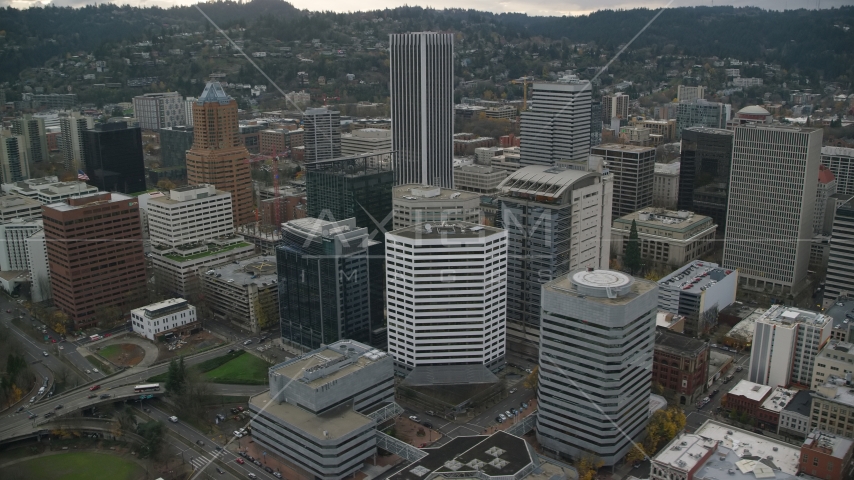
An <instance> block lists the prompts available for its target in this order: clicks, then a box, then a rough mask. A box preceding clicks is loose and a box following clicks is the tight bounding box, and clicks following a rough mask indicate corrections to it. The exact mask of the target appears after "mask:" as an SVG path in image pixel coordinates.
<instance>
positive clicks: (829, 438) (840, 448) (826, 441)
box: [803, 429, 854, 460]
mask: <svg viewBox="0 0 854 480" xmlns="http://www.w3.org/2000/svg"><path fill="white" fill-rule="evenodd" d="M803 447H804V448H810V449H819V450H822V451H824V452H825V453H827V454H829V455H831V456H833V457H834V458H838V459H840V460H844V459H846V458H847V457H848V454H849V452H851V450H852V449H854V440H852V439H850V438H845V437H842V436H839V435H834V434H832V433H829V432H825V431H822V430H818V429H816V430H813V431H812V432H810V434H809V435H807V438H806V439H804V445H803Z"/></svg>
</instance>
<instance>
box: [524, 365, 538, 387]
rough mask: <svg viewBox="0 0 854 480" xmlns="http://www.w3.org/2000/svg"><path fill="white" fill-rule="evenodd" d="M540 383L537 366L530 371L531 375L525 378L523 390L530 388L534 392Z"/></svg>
mask: <svg viewBox="0 0 854 480" xmlns="http://www.w3.org/2000/svg"><path fill="white" fill-rule="evenodd" d="M539 383H540V366H539V365H537V366H535V367H534V369H533V370H531V373H529V374H528V376H527V377H526V378H525V382H524V383H523V385H524V386H525V388H530V389H531V390H536V389H537V386H538V385H539Z"/></svg>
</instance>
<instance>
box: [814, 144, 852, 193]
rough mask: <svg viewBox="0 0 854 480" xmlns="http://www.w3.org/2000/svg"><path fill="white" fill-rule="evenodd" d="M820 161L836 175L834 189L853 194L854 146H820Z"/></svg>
mask: <svg viewBox="0 0 854 480" xmlns="http://www.w3.org/2000/svg"><path fill="white" fill-rule="evenodd" d="M821 163H822V164H824V165H825V166H827V168H829V169H830V171H831V172H833V175H834V176H835V177H836V182H837V184H836V191H837V192H838V193H844V194H846V195H854V148H844V147H821Z"/></svg>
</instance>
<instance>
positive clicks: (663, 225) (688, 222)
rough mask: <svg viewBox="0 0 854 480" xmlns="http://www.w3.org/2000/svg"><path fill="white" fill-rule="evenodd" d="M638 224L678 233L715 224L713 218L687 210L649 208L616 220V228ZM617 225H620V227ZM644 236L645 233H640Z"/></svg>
mask: <svg viewBox="0 0 854 480" xmlns="http://www.w3.org/2000/svg"><path fill="white" fill-rule="evenodd" d="M633 221H634V222H635V223H637V225H638V227H641V226H644V227H648V228H655V229H664V230H673V231H677V232H685V231H688V230H690V229H692V228H694V227H696V226H698V225H701V224H703V223H708V224H709V225H710V226H711V225H712V224H713V223H714V222H713V221H712V218H711V217H707V216H705V215H700V214H696V213H694V212H689V211H686V210H679V211H675V210H665V209H663V208H653V207H647V208H645V209H643V210H638V211H637V212H632V213H629V214H627V215H623V216H622V217H620V218H617V219H615V220H614V227H615V228H622V229H628V228H629V226H630V225H631V224H632V222H633ZM617 224H620V225H619V227H618V225H617ZM639 233H641V234H643V232H639Z"/></svg>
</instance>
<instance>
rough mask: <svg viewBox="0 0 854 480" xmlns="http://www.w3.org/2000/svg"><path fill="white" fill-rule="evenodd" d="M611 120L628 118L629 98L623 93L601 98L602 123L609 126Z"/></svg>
mask: <svg viewBox="0 0 854 480" xmlns="http://www.w3.org/2000/svg"><path fill="white" fill-rule="evenodd" d="M613 118H619V119H622V120H628V118H629V96H628V95H626V94H625V93H615V94H614V95H603V96H602V121H603V122H605V123H606V124H608V125H610V124H611V119H613Z"/></svg>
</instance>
